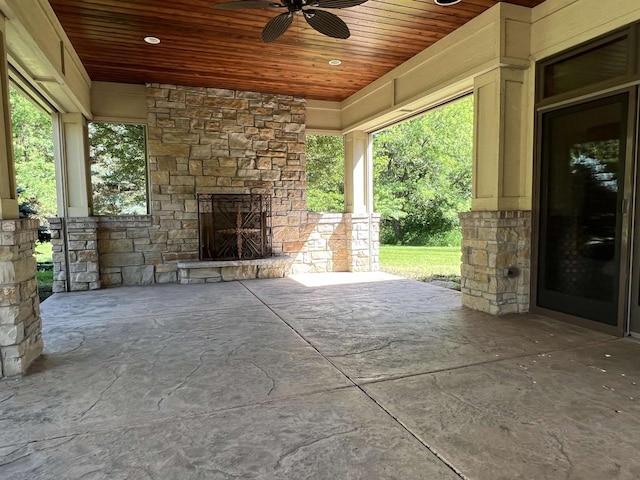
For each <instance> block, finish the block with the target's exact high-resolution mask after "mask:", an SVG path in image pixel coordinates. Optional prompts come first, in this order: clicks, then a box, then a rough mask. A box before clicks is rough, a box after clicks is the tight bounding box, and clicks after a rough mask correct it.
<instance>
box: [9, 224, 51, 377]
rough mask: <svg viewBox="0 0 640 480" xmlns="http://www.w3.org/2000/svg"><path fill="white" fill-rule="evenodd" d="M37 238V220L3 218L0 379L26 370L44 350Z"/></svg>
mask: <svg viewBox="0 0 640 480" xmlns="http://www.w3.org/2000/svg"><path fill="white" fill-rule="evenodd" d="M37 238H38V221H37V220H26V219H22V220H0V378H1V377H3V376H11V375H18V374H21V373H25V372H26V371H27V369H28V368H29V365H31V363H32V362H33V360H35V359H36V358H37V357H38V356H39V355H40V353H41V352H42V321H41V319H40V301H39V299H38V285H37V281H36V259H35V257H34V256H33V253H34V247H35V242H36V240H37Z"/></svg>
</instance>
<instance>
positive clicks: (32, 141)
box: [9, 87, 56, 222]
mask: <svg viewBox="0 0 640 480" xmlns="http://www.w3.org/2000/svg"><path fill="white" fill-rule="evenodd" d="M9 95H10V103H11V124H12V133H13V151H14V158H15V171H16V183H17V185H18V189H19V191H20V204H21V211H23V212H29V216H32V217H35V218H38V219H39V220H40V221H41V222H43V221H46V220H45V219H46V218H48V217H52V216H54V215H55V214H56V181H55V163H54V155H53V127H52V124H51V117H50V116H49V115H48V114H47V113H46V112H44V111H42V110H41V109H40V108H39V107H37V106H36V105H34V104H33V103H32V102H31V101H30V100H29V99H28V98H26V97H25V96H24V95H22V94H21V93H20V92H19V91H18V90H16V89H15V88H13V87H11V88H10V90H9ZM36 212H37V213H36Z"/></svg>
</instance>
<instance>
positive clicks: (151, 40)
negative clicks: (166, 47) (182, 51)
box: [144, 37, 160, 45]
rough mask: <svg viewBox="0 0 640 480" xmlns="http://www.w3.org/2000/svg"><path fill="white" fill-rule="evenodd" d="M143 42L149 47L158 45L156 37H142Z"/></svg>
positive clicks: (158, 40) (158, 41)
mask: <svg viewBox="0 0 640 480" xmlns="http://www.w3.org/2000/svg"><path fill="white" fill-rule="evenodd" d="M144 41H145V42H147V43H150V44H151V45H157V44H159V43H160V39H159V38H158V37H144Z"/></svg>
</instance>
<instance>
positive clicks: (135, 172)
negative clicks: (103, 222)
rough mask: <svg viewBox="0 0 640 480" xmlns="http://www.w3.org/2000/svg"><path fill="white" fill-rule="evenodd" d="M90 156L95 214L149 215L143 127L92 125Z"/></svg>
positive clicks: (113, 124)
mask: <svg viewBox="0 0 640 480" xmlns="http://www.w3.org/2000/svg"><path fill="white" fill-rule="evenodd" d="M89 157H90V160H91V186H92V189H93V212H94V214H95V215H145V214H147V213H148V201H147V197H148V189H147V156H146V142H145V128H144V126H143V125H127V124H116V123H90V124H89Z"/></svg>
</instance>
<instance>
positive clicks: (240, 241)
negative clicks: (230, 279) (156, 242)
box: [198, 193, 271, 260]
mask: <svg viewBox="0 0 640 480" xmlns="http://www.w3.org/2000/svg"><path fill="white" fill-rule="evenodd" d="M198 231H199V240H200V242H199V252H200V260H254V259H258V258H266V257H268V256H270V255H271V197H270V196H269V195H253V194H219V195H216V194H207V193H205V194H202V193H201V194H198Z"/></svg>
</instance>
